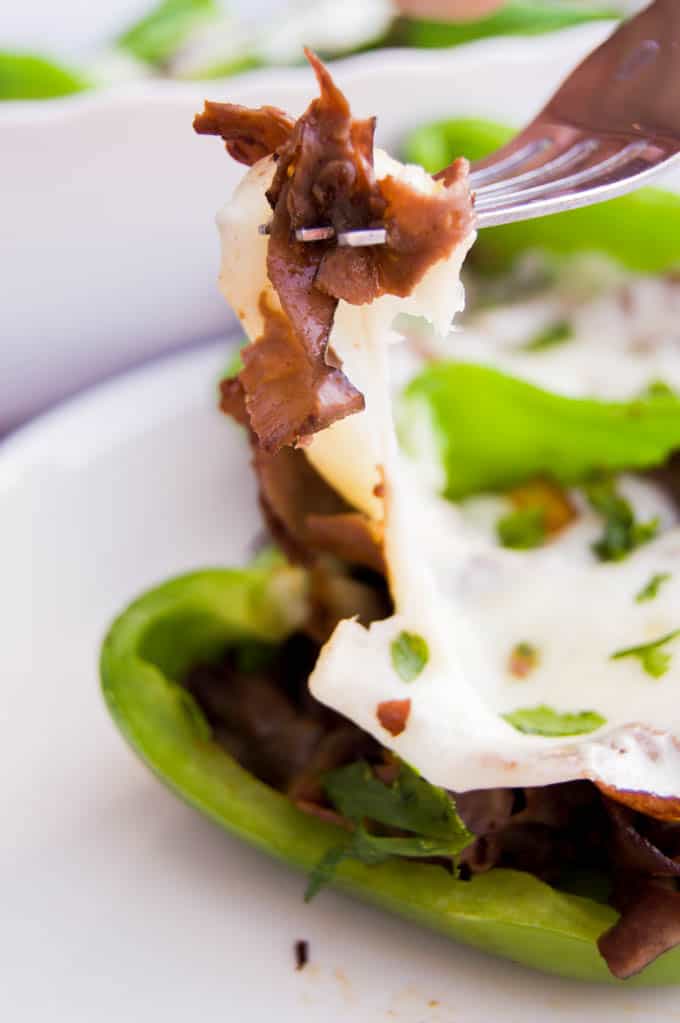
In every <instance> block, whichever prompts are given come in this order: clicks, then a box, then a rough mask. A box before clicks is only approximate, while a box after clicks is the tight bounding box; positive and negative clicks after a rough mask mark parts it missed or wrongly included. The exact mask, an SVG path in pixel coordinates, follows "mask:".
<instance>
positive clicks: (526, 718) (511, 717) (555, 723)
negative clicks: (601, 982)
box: [503, 704, 607, 738]
mask: <svg viewBox="0 0 680 1023" xmlns="http://www.w3.org/2000/svg"><path fill="white" fill-rule="evenodd" d="M503 717H504V718H505V720H506V721H507V722H508V724H510V725H512V727H513V728H516V729H517V731H518V732H524V734H525V735H543V736H546V737H547V738H555V737H559V736H567V735H586V734H587V733H588V732H594V731H595V730H596V729H597V728H601V727H602V725H605V724H606V723H607V719H606V718H603V717H602V715H601V714H598V713H597V712H596V711H594V710H581V711H578V712H577V713H571V712H566V713H564V714H562V713H560V712H559V711H556V710H553V708H552V707H546V706H545V705H544V704H542V705H541V706H539V707H523V708H521V709H519V710H513V711H511V712H510V713H509V714H504V715H503Z"/></svg>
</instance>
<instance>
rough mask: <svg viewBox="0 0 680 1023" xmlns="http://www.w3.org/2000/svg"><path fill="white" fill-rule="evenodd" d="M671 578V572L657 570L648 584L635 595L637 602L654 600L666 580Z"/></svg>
mask: <svg viewBox="0 0 680 1023" xmlns="http://www.w3.org/2000/svg"><path fill="white" fill-rule="evenodd" d="M670 578H671V573H670V572H657V573H656V575H653V576H652V578H651V579H650V580H649V582H648V583H647V584H646V586H643V587H642V589H641V590H640V592H639V593H638V594H636V596H635V602H636V603H637V604H643V603H644V602H645V601H646V600H654V598H655V597H657V596H658V594H659V590H660V589H661V587H662V586H663V584H664V583H665V582H668V580H669V579H670Z"/></svg>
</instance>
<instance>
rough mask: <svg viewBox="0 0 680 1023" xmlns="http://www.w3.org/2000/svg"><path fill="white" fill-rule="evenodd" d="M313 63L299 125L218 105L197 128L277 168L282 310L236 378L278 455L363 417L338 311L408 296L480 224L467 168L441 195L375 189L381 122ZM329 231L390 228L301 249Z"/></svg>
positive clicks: (274, 256)
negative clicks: (359, 112) (310, 90)
mask: <svg viewBox="0 0 680 1023" xmlns="http://www.w3.org/2000/svg"><path fill="white" fill-rule="evenodd" d="M306 52H307V57H308V59H309V62H310V64H311V65H312V68H313V69H314V73H315V74H316V77H317V81H318V84H319V90H320V95H319V97H318V98H317V99H315V100H313V101H312V103H311V104H310V105H309V107H308V108H307V110H306V111H305V113H304V114H303V115H302V116H301V117H300V118H299V119H298V120H297V121H296V122H295V123H294V124H293V122H292V121H290V120H289V119H288V118H287V117H286V115H284V114H282V113H281V111H278V110H276V109H275V108H273V107H261V108H259V109H258V110H249V109H247V108H245V107H238V106H236V105H231V104H217V103H206V107H205V110H204V112H203V114H201V115H198V116H197V118H196V120H195V122H194V125H195V127H196V130H197V131H199V132H203V133H208V134H217V135H221V136H222V137H223V138H224V139H225V141H226V143H227V148H228V149H229V151H230V153H231V154H232V156H234V157H235V159H237V160H240V161H241V162H243V163H253V162H254V161H255V160H256V159H259V158H260V157H262V156H265V155H267V154H270V153H271V154H273V155H274V158H275V160H276V171H275V174H274V178H273V181H272V184H271V187H270V189H269V191H268V193H267V197H268V199H269V202H270V205H271V207H272V219H271V224H270V236H269V243H268V247H267V274H268V276H269V280H270V281H271V283H272V285H273V286H274V290H275V291H276V294H277V296H278V299H279V301H280V303H281V309H274V308H271V303H269V304H268V303H267V301H266V299H265V298H264V297H263V299H262V301H263V303H264V305H263V307H262V313H263V320H264V329H263V331H262V334H261V336H260V337H258V338H257V339H256V341H255V342H254V343H252V344H251V345H249V346H248V347H247V348H246V349H245V350H244V355H243V359H244V369H243V371H242V373H241V375H240V379H241V382H242V384H243V387H244V391H245V396H246V410H247V413H248V416H249V419H250V423H251V427H252V429H253V431H254V433H255V434H256V436H257V438H258V440H259V442H260V444H261V445H262V447H263V448H264V449H265V450H267V451H270V452H276V451H278V450H279V449H280V448H281V447H282V446H283V445H296V444H300V443H304V441H305V440H306V439H308V438H309V437H311V436H312V435H313V434H314V433H316V432H317V431H319V430H323V429H325V428H326V427H328V426H330V425H331V424H332V423H334V422H336V421H337V420H339V419H342V418H344V417H345V416H347V415H351V414H352V413H354V412H358V411H360V410H361V409H363V407H364V399H363V396H362V395H361V394H360V392H359V391H358V390H357V389H356V388H355V387H354V385H353V384H352V383H351V382H350V381H349V380H348V379H347V377H346V376H345V375H344V373H343V372H342V367H341V365H340V360H339V359H338V357H337V355H336V353H334V352H333V350H332V349H331V348H330V347H329V338H330V333H331V329H332V326H333V319H334V315H335V309H336V306H337V303H338V301H339V300H340V299H344V300H345V301H347V302H350V303H352V304H355V305H363V304H366V303H369V302H372V301H373V300H374V299H376V298H378V297H379V296H380V295H384V294H386V293H390V294H394V295H399V296H406V295H408V294H410V293H411V291H412V290H413V288H414V287H415V285H416V284H417V283H418V282H419V281H420V280H421V279H422V277H423V276H424V274H425V273H426V271H427V270H428V269H429V267H430V266H432V265H433V263H435V262H437V261H438V260H441V259H444V258H446V257H447V256H448V255H450V254H451V252H452V251H453V249H454V248H455V246H456V245H457V244H458V243H459V242H460V241H461V240H462V239H463V238H464V237H465V236H466V235H467V234H468V233H469V231H470V229H471V227H472V223H473V213H472V201H471V197H470V191H469V188H468V184H467V164H466V163H465V161H459V162H458V163H457V164H456V165H455V167H454V166H453V165H452V168H451V169H450V173H449V174H448V175H447V177H446V186H447V187H445V188H442V189H441V190H440V191H438V192H437V193H436V194H433V195H426V194H424V193H422V192H419V191H417V190H416V189H414V188H412V187H411V186H410V185H408V184H406V183H404V182H401V181H397V180H396V179H395V178H392V177H387V178H385V179H384V180H383V181H380V182H378V181H377V180H376V177H375V171H374V168H373V136H374V131H375V120H374V119H369V120H363V121H362V120H355V119H354V118H353V117H352V115H351V111H350V107H349V103H348V102H347V99H346V98H345V96H344V95H343V93H342V92H341V91H340V90H339V89H338V87H337V86H336V85H335V83H334V82H333V79H332V78H331V76H330V74H329V72H328V70H327V68H325V67H324V65H323V64H322V63H321V61H320V60H319V59H318V58H317V57H316V56H315V55H314V54H313V53H310V52H309V51H306ZM329 225H330V226H332V227H333V228H334V229H335V232H336V234H337V233H340V232H343V231H347V230H353V229H362V228H372V227H379V226H384V227H385V228H386V232H387V242H386V244H385V245H375V246H368V247H365V248H352V247H346V246H339V245H338V244H337V243H336V241H335V239H331V240H326V241H320V242H312V243H310V242H299V241H297V240H296V237H295V231H296V229H298V228H303V227H318V226H329Z"/></svg>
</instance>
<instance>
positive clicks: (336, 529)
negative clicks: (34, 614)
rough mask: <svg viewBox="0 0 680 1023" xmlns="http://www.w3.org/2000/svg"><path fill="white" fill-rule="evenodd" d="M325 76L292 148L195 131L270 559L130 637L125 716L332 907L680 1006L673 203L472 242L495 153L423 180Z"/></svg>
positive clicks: (118, 656)
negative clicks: (215, 184)
mask: <svg viewBox="0 0 680 1023" xmlns="http://www.w3.org/2000/svg"><path fill="white" fill-rule="evenodd" d="M308 58H309V61H310V63H311V65H312V68H313V70H314V73H315V75H316V78H317V82H318V87H319V96H318V97H317V98H316V99H314V100H313V101H312V102H311V104H310V106H309V107H308V109H307V110H306V111H305V112H304V113H303V115H302V116H301V117H300V118H299V119H298V120H294V119H292V118H291V117H289V116H288V115H287V114H286V113H284V112H282V111H281V110H279V109H277V108H275V107H261V108H258V109H248V108H244V107H238V106H234V105H232V104H222V103H211V102H208V103H206V105H205V109H204V111H203V112H202V113H200V114H199V115H197V117H196V119H195V122H194V124H195V128H196V131H197V132H199V133H201V134H207V135H213V136H217V137H220V138H221V139H223V140H224V142H225V144H226V149H227V151H228V154H229V156H230V157H231V158H233V159H235V160H237V161H240V162H241V163H242V164H244V165H245V166H246V167H248V170H247V171H246V172H245V173H244V177H243V180H242V182H241V184H240V185H239V187H238V188H237V190H236V192H235V193H234V196H233V197H232V198H231V199H230V200H229V201H228V202H227V204H226V205H225V206H224V208H223V209H222V210H221V212H220V214H219V217H218V225H219V231H220V237H221V241H222V265H221V272H220V287H221V290H222V292H223V293H224V295H225V297H226V298H227V300H228V302H229V303H230V304H231V305H232V306H233V308H234V309H235V311H236V313H237V315H238V317H239V319H240V321H241V324H242V326H243V330H244V332H245V334H246V335H247V338H248V340H247V343H246V344H245V345H244V346H243V348H242V349H241V352H240V357H239V362H238V365H237V366H233V367H232V371H231V372H230V373H229V374H228V375H227V376H226V377H225V378H224V379H223V380H222V382H221V385H220V404H221V408H222V409H223V411H224V412H225V413H226V415H227V416H229V417H230V418H231V419H232V420H234V421H235V422H236V424H238V429H239V430H240V432H241V435H242V439H241V442H242V443H247V444H249V445H250V449H251V453H252V466H253V471H254V473H255V475H256V477H257V482H258V487H259V501H260V507H261V511H262V516H263V520H264V523H265V526H266V531H267V540H266V542H263V544H262V547H263V549H262V551H261V552H260V554H259V555H258V556H257V558H256V559H255V561H254V562H253V563H252V564H250V565H249V566H247V567H241V568H226V569H221V570H212V571H204V572H197V573H195V574H193V575H190V576H185V577H182V578H179V579H175V580H172V581H171V582H169V583H167V584H165V585H163V586H161V587H158V588H157V589H155V590H153V591H152V592H150V593H147V594H145V595H143V596H142V597H141V598H139V599H138V600H137V601H136V602H135V603H133V604H132V605H131V606H130V607H129V608H128V609H127V610H126V611H124V612H123V614H122V615H121V616H120V618H119V619H118V620H117V621H116V622H115V623H114V624H113V626H112V628H111V630H110V633H109V635H108V637H107V639H106V641H105V644H104V648H103V652H102V661H101V666H102V678H103V687H104V693H105V696H106V699H107V701H108V704H109V707H110V709H111V712H112V714H113V717H114V719H115V720H116V722H117V724H118V725H119V727H120V728H121V730H122V731H123V733H124V734H125V736H126V737H127V738H128V740H129V741H130V742H131V744H132V745H133V747H134V748H135V749H136V750H138V751H139V753H140V754H141V755H142V757H143V758H144V759H145V760H146V761H147V762H148V763H149V765H150V766H151V767H152V768H153V769H154V771H155V772H156V773H157V774H158V775H159V776H160V777H161V778H162V779H163V780H165V781H166V782H167V783H168V784H169V785H171V786H172V787H174V788H175V789H176V790H177V791H178V792H179V793H180V794H181V795H182V796H183V797H185V798H186V799H188V800H189V801H190V802H192V803H193V804H195V805H196V806H197V807H198V809H200V810H202V811H203V812H205V813H207V814H208V815H210V816H211V817H213V818H214V819H215V820H217V821H218V822H219V823H220V824H221V825H223V826H224V827H226V828H228V829H230V830H232V831H234V832H235V833H237V834H238V835H241V836H242V837H243V838H244V839H245V840H247V841H249V842H251V843H253V844H255V845H257V846H259V847H260V848H263V849H265V850H266V851H268V852H270V853H271V854H272V855H275V856H279V857H283V858H285V859H287V860H288V861H290V862H292V863H293V864H295V865H297V866H298V867H301V868H303V869H304V870H305V871H306V872H307V874H308V878H307V882H306V897H307V898H308V899H309V898H312V897H320V898H322V897H323V894H319V893H320V890H321V889H322V888H323V886H324V885H326V884H329V883H333V884H338V885H340V886H342V887H344V888H346V889H348V890H350V891H353V892H355V893H357V894H359V895H360V896H361V897H364V898H367V899H370V900H373V901H375V902H378V903H379V904H381V905H384V906H385V907H386V908H388V909H391V910H394V911H396V912H398V913H401V914H403V915H404V916H407V917H409V918H411V919H413V920H416V921H419V922H420V923H423V924H425V925H427V926H430V927H433V928H436V929H438V930H440V931H443V932H444V933H447V934H449V935H451V936H453V937H455V938H458V939H460V940H463V941H466V942H469V943H471V944H473V945H476V946H479V947H481V948H484V949H487V950H489V951H492V952H495V953H498V954H500V955H504V956H507V957H509V958H511V959H513V960H516V961H518V962H522V963H525V964H528V965H532V966H536V967H538V968H541V969H544V970H547V971H551V972H555V973H561V974H564V975H567V976H572V977H578V978H582V979H598V980H605V979H614V978H618V979H624V978H629V977H633V976H638V977H639V979H640V981H641V982H643V983H673V982H677V981H680V950H678V949H677V948H676V946H677V945H678V944H680V890H679V888H678V878H679V877H680V530H679V529H678V507H677V501H678V499H679V498H680V475H679V472H678V462H677V460H676V459H675V458H674V453H675V452H676V451H677V450H678V449H680V397H678V393H677V389H678V388H680V359H678V351H677V346H678V344H679V343H680V338H679V335H678V333H677V322H678V314H680V286H679V285H678V281H677V279H676V278H675V276H674V273H673V270H674V267H675V264H676V262H677V261H678V258H679V257H680V247H679V246H678V243H677V241H676V240H675V239H676V238H677V237H678V235H677V234H676V235H675V236H672V232H671V231H670V230H669V229H668V227H667V226H666V227H665V230H663V231H662V236H663V237H662V240H661V241H659V243H658V246H657V248H656V249H654V250H651V251H648V250H647V249H645V240H646V236H645V232H649V231H653V232H655V236H658V233H659V232H658V226H659V222H660V221H663V222H664V224H665V225H668V224H669V223H672V222H673V221H674V220H675V221H677V219H678V217H679V216H680V214H679V207H680V203H678V201H677V200H676V199H675V198H674V197H673V196H671V195H666V194H664V193H651V194H649V193H648V194H646V195H644V196H634V197H629V198H627V199H625V200H618V201H617V202H615V203H612V204H609V207H607V208H604V207H603V208H602V209H598V210H587V211H578V212H577V213H576V214H573V215H563V216H561V217H560V218H548V219H546V220H545V221H543V222H539V223H538V224H525V225H512V226H511V227H510V228H507V229H505V228H501V229H494V230H492V231H489V232H482V234H481V237H480V239H479V240H478V242H477V244H475V215H474V196H473V194H472V192H471V189H470V185H469V179H468V163H467V161H466V159H465V158H463V157H460V156H459V157H454V158H453V159H451V157H452V156H453V155H454V154H452V153H451V152H450V150H451V147H452V146H455V147H457V151H458V152H464V153H466V154H469V155H471V156H476V155H478V153H477V152H475V145H479V144H482V145H483V144H485V143H487V144H493V143H494V142H495V141H496V135H497V134H498V133H497V130H496V129H495V128H494V127H493V126H489V125H480V124H474V123H470V122H467V123H463V124H453V125H452V124H446V125H436V126H430V127H428V128H425V129H422V130H421V131H420V132H417V133H415V135H414V136H413V137H412V138H411V140H410V143H409V147H408V155H409V156H410V158H411V159H412V160H414V161H418V162H413V163H408V164H404V163H401V162H399V161H398V160H396V159H394V158H392V157H390V156H389V155H388V154H387V153H385V152H384V151H383V150H381V149H380V148H377V147H376V146H375V145H374V131H375V121H374V120H373V119H367V120H359V119H356V118H354V117H353V116H352V113H351V111H350V108H349V104H348V102H347V100H346V98H345V96H344V95H343V94H342V92H341V91H340V90H339V88H338V87H337V85H336V84H335V83H334V82H333V80H332V78H331V76H330V74H329V73H328V71H327V69H326V68H325V67H324V66H323V65H322V64H321V63H320V62H319V61H318V59H317V58H316V57H315V56H314V55H313V54H308ZM423 165H424V166H423ZM570 217H572V219H570ZM532 232H533V233H532ZM663 239H666V240H663ZM468 253H470V256H469V260H468V263H467V267H469V269H466V270H465V271H464V273H465V275H466V285H467V288H468V292H469V293H470V295H471V299H472V301H471V309H470V311H467V312H465V313H464V314H463V315H462V317H461V318H460V319H459V326H458V327H457V328H456V330H455V331H454V332H453V333H452V332H451V325H452V321H453V318H454V316H456V314H459V313H462V311H463V306H464V287H463V282H462V279H461V271H462V267H463V262H464V260H465V259H466V256H467V255H468ZM491 269H493V271H494V272H493V273H491V272H490V271H491ZM650 270H654V271H661V272H660V273H657V274H656V276H651V275H649V274H646V272H647V271H650ZM227 428H228V427H227V425H226V423H225V429H227ZM228 513H229V510H228V507H227V508H225V529H227V528H228ZM301 894H302V893H301ZM673 949H675V951H673Z"/></svg>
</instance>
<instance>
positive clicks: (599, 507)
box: [585, 476, 659, 561]
mask: <svg viewBox="0 0 680 1023" xmlns="http://www.w3.org/2000/svg"><path fill="white" fill-rule="evenodd" d="M585 493H586V497H587V498H588V502H589V504H590V506H591V508H593V509H594V511H596V512H597V513H598V515H601V516H602V518H603V519H604V533H603V534H602V536H601V537H600V539H599V540H597V541H596V542H595V543H594V544H593V550H594V552H595V554H597V556H598V558H599V559H600V561H621V560H622V559H623V558H626V557H628V555H629V554H630V553H631V552H632V551H634V550H635V549H636V548H637V547H641V546H642V545H643V544H645V543H649V541H650V540H653V539H654V537H655V536H656V534H657V532H658V531H659V520H658V519H650V520H649V522H636V520H635V515H634V513H633V509H632V507H631V505H630V502H629V501H627V500H626V499H625V497H621V495H620V494H619V493H618V492H617V490H616V486H615V484H614V480H613V479H612V478H611V477H609V476H603V477H601V478H598V479H596V480H593V481H592V482H591V483H589V484H588V485H587V486H586V487H585Z"/></svg>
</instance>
